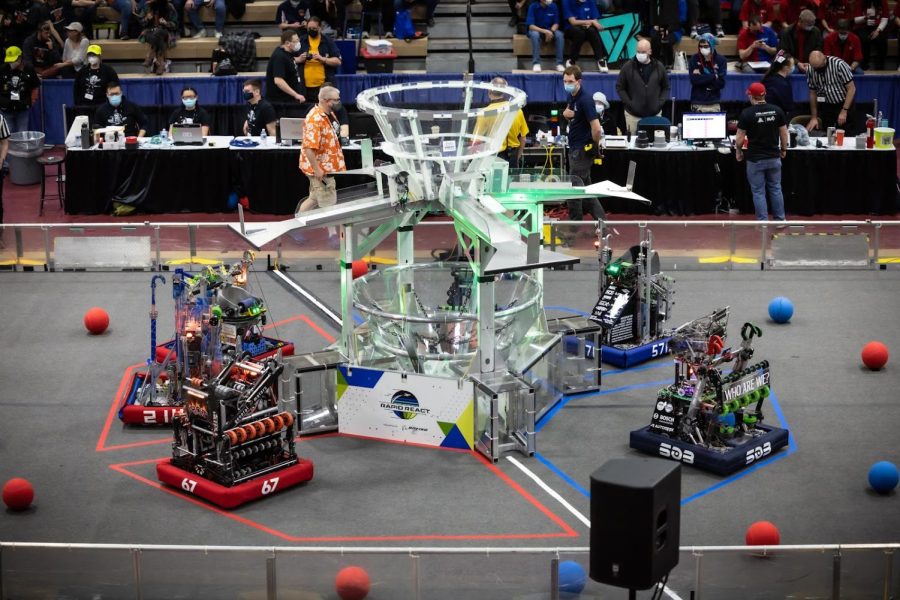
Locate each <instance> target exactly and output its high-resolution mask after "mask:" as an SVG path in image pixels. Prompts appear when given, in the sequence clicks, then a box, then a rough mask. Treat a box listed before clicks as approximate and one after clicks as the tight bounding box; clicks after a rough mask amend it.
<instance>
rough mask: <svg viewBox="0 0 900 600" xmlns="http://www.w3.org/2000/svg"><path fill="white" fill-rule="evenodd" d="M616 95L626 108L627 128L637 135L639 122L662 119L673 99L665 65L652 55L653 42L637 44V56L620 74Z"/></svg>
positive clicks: (644, 40)
mask: <svg viewBox="0 0 900 600" xmlns="http://www.w3.org/2000/svg"><path fill="white" fill-rule="evenodd" d="M616 92H618V94H619V98H621V99H622V103H623V104H624V105H625V126H626V128H627V129H628V131H629V132H630V134H631V135H634V134H636V133H637V125H638V121H640V120H641V119H643V118H644V117H650V116H654V115H660V114H661V112H662V107H663V104H665V102H666V99H667V98H668V97H669V77H668V76H667V75H666V68H665V67H664V66H663V64H662V63H661V62H659V61H658V60H656V59H655V58H653V57H652V56H651V55H650V41H649V40H646V39H642V40H641V41H639V42H638V43H637V52H636V53H635V55H634V58H633V59H632V60H629V61H627V62H626V63H625V64H624V65H622V68H621V69H620V70H619V78H618V79H617V80H616Z"/></svg>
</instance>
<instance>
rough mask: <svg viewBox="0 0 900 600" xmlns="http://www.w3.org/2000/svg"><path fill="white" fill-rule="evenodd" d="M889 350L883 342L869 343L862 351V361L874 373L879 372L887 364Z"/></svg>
mask: <svg viewBox="0 0 900 600" xmlns="http://www.w3.org/2000/svg"><path fill="white" fill-rule="evenodd" d="M888 354H889V353H888V348H887V346H885V345H884V344H882V343H881V342H869V343H868V344H866V345H865V346H863V349H862V361H863V364H864V365H866V367H868V368H870V369H872V370H873V371H877V370H879V369H880V368H881V367H883V366H884V365H886V364H887V361H888Z"/></svg>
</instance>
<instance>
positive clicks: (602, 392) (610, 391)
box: [534, 379, 670, 431]
mask: <svg viewBox="0 0 900 600" xmlns="http://www.w3.org/2000/svg"><path fill="white" fill-rule="evenodd" d="M669 382H670V380H669V379H661V380H659V381H645V382H644V383H633V384H631V385H623V386H622V387H617V388H610V389H608V390H600V391H597V392H587V393H584V394H570V395H568V396H565V397H564V398H563V399H562V400H560V401H559V402H558V403H557V404H556V406H554V407H553V408H551V409H550V410H549V411H548V412H546V413H544V416H543V417H541V418H540V419H539V420H538V421H537V423H535V424H534V430H535V431H540V430H541V429H543V427H544V425H546V424H547V423H549V422H550V420H551V419H552V418H553V417H554V416H555V415H556V413H558V412H559V411H560V410H561V409H562V407H564V406H565V405H566V404H568V403H569V401H570V400H574V399H578V400H580V399H582V398H590V397H592V396H606V395H607V394H615V393H616V392H627V391H628V390H638V389H641V388H645V387H652V386H655V385H665V384H666V383H669Z"/></svg>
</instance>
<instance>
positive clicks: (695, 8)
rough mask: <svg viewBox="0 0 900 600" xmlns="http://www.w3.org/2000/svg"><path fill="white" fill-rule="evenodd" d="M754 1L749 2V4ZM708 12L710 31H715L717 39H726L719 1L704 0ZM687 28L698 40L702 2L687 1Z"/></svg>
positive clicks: (707, 18)
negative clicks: (698, 20) (698, 24)
mask: <svg viewBox="0 0 900 600" xmlns="http://www.w3.org/2000/svg"><path fill="white" fill-rule="evenodd" d="M753 1H754V0H747V2H748V4H749V3H751V2H753ZM763 1H764V2H765V0H763ZM703 2H704V4H705V6H704V9H705V12H706V20H707V21H709V22H708V23H707V24H708V25H709V27H710V29H715V32H716V37H725V31H724V30H723V29H722V7H721V5H720V4H719V0H703ZM687 9H688V14H687V26H688V27H689V28H690V30H691V38H692V39H697V36H698V35H699V33H698V31H697V19H698V18H699V17H700V0H687Z"/></svg>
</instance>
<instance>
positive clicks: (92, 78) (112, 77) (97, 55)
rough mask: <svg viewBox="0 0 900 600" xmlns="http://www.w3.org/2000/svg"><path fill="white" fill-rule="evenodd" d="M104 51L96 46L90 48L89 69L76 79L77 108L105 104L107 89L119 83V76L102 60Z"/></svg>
mask: <svg viewBox="0 0 900 600" xmlns="http://www.w3.org/2000/svg"><path fill="white" fill-rule="evenodd" d="M102 52H103V51H102V49H101V48H100V46H98V45H96V44H92V45H90V46H88V49H87V67H85V68H83V69H81V70H80V71H79V72H78V75H77V76H76V77H75V86H74V95H75V98H74V100H75V106H80V105H84V104H93V105H98V104H103V102H105V101H106V87H107V86H108V85H109V84H110V83H113V82H118V81H119V74H118V73H116V70H115V69H113V68H112V67H111V66H109V65H107V64H105V63H104V62H103V61H102V60H101V54H102Z"/></svg>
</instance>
